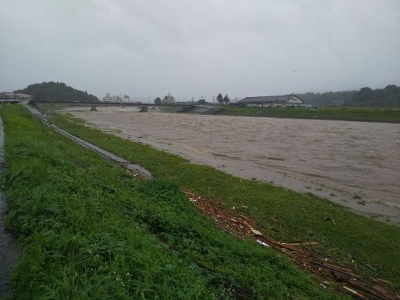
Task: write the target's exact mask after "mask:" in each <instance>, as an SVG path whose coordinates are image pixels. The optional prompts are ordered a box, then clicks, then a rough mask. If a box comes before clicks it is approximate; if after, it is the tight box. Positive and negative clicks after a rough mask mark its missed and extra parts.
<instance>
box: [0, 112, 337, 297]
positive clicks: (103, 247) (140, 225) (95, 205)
mask: <svg viewBox="0 0 400 300" xmlns="http://www.w3.org/2000/svg"><path fill="white" fill-rule="evenodd" d="M0 114H1V116H2V118H3V120H4V125H5V134H6V154H7V164H8V166H9V168H8V172H7V175H6V176H5V178H4V187H5V192H6V194H7V199H8V201H9V214H8V226H9V228H11V229H12V230H13V232H15V234H16V235H17V237H18V240H19V241H20V243H21V245H22V246H23V247H22V248H23V253H22V255H21V257H20V260H19V263H18V265H17V267H16V269H15V270H14V277H13V280H14V282H15V283H18V284H15V285H14V291H15V297H16V298H17V299H27V298H33V299H37V298H54V297H59V298H65V299H66V298H71V299H72V298H73V299H129V298H147V299H154V298H156V297H159V298H163V299H226V298H248V299H263V298H275V299H296V298H313V299H341V298H343V296H341V295H338V294H334V293H333V292H332V289H331V287H327V288H326V289H324V288H321V287H319V286H318V284H316V283H315V282H313V281H312V280H311V278H310V276H309V275H307V274H306V273H305V272H303V271H301V270H299V269H298V268H297V267H295V266H294V265H293V263H292V262H290V261H289V259H287V258H286V257H284V256H282V255H279V254H277V253H275V252H274V251H273V250H272V249H270V248H266V247H263V246H261V245H259V244H257V243H254V242H252V241H250V240H240V239H238V238H236V237H234V236H231V235H227V234H226V233H225V232H223V231H221V230H220V229H219V228H218V227H217V225H216V224H215V222H214V220H212V219H208V218H205V217H204V216H203V215H202V213H201V212H200V211H199V210H198V209H197V208H196V207H195V206H193V204H192V203H191V202H190V201H189V199H188V198H187V197H186V196H185V195H184V194H183V193H182V192H180V190H179V189H178V187H177V186H176V185H175V184H174V183H173V181H169V180H167V178H164V179H163V178H161V177H158V179H156V180H145V181H142V180H138V178H137V176H135V174H131V173H130V172H127V171H126V170H125V169H123V168H120V167H118V166H116V165H114V164H111V163H109V162H107V161H104V160H103V158H102V157H101V156H100V155H98V154H96V153H93V152H91V151H90V150H88V149H85V148H83V147H81V146H80V145H77V144H75V143H74V142H73V141H70V140H68V139H66V138H65V137H63V136H61V135H59V134H58V133H56V132H55V131H54V130H52V129H51V128H50V127H48V126H46V125H43V124H41V123H40V121H39V119H37V118H35V117H33V116H32V115H31V114H30V113H29V112H27V111H26V110H25V109H24V108H22V107H21V106H7V107H3V108H2V109H1V110H0ZM54 121H55V120H54ZM66 122H67V123H68V122H69V121H66ZM57 123H58V122H57ZM71 125H72V124H71ZM83 128H85V127H83ZM66 129H68V130H69V129H70V128H66ZM82 132H83V131H82ZM92 133H94V132H92ZM97 134H98V133H95V135H97ZM108 137H109V138H108V139H107V136H106V139H105V140H104V142H105V141H108V142H110V143H113V140H114V137H111V136H108ZM103 138H104V135H103V134H102V138H101V139H102V140H103ZM119 141H120V142H122V143H124V142H125V141H123V140H119ZM114 145H115V146H117V147H121V146H122V145H123V144H119V143H118V144H114ZM130 146H131V145H130V144H127V145H125V146H123V148H124V149H125V150H128V151H133V152H136V151H135V150H133V149H132V148H131V147H130ZM143 147H144V148H142V150H143V151H144V152H146V153H147V154H150V155H151V153H148V152H147V151H146V149H149V150H150V151H152V150H151V148H149V147H147V146H143ZM114 153H115V152H114ZM154 154H156V157H153V158H151V159H150V160H149V161H148V162H150V163H154V162H155V163H156V164H157V165H158V167H157V169H158V170H161V169H163V168H166V167H167V166H165V165H164V166H162V165H160V163H162V162H161V161H158V162H157V156H163V154H162V153H160V152H153V155H154ZM148 158H150V157H148ZM170 158H171V157H170ZM172 159H173V165H174V166H175V167H176V166H180V167H183V168H185V167H186V166H187V165H188V162H187V161H185V160H180V159H179V158H174V157H172ZM155 160H156V161H155ZM131 162H134V161H133V160H132V161H131ZM170 167H172V166H170ZM153 169H154V168H153ZM168 169H169V168H168ZM170 171H172V172H178V173H181V171H182V169H179V170H175V171H174V170H172V169H171V170H170Z"/></svg>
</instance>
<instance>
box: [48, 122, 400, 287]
mask: <svg viewBox="0 0 400 300" xmlns="http://www.w3.org/2000/svg"><path fill="white" fill-rule="evenodd" d="M72 120H73V119H69V118H68V117H67V118H65V117H62V116H57V117H55V118H53V120H52V121H53V122H55V123H56V124H57V125H59V126H61V127H62V128H64V129H66V130H67V131H69V132H70V133H72V134H75V135H77V136H79V137H80V138H83V139H84V140H87V141H89V142H91V143H94V144H96V145H98V146H100V147H102V148H104V149H106V150H108V151H110V152H113V153H116V154H118V155H120V156H122V157H124V158H126V159H127V160H129V161H131V162H134V163H137V164H140V165H141V166H143V167H145V168H146V169H148V170H150V171H151V172H152V173H153V174H154V175H155V177H156V178H159V179H163V180H166V181H168V182H173V183H175V184H176V185H178V186H179V187H181V188H188V189H192V190H194V191H196V192H197V193H199V194H201V195H204V196H206V197H210V198H213V199H215V198H219V199H222V200H223V202H224V203H225V205H226V206H227V207H233V206H235V207H241V206H242V205H245V206H248V209H247V210H246V213H248V214H249V215H250V216H251V217H252V218H253V219H255V220H256V222H257V223H258V226H259V227H260V230H261V231H262V232H264V233H265V234H267V235H270V236H271V237H273V238H275V239H277V240H280V241H283V242H293V241H316V242H318V243H319V247H318V249H317V251H319V252H320V253H323V254H324V255H326V257H330V258H333V259H335V260H336V261H339V262H343V263H346V264H348V265H350V266H352V267H354V268H355V269H356V270H357V272H358V273H359V274H361V275H365V276H371V277H374V278H381V279H385V280H389V281H391V282H392V284H391V288H392V289H393V290H396V291H400V281H399V279H398V278H400V250H399V249H400V228H399V227H396V226H394V225H390V224H385V223H381V222H378V221H375V220H373V219H368V218H365V217H362V216H359V215H356V214H354V213H352V212H350V211H349V210H347V209H345V208H343V207H341V206H339V205H336V204H333V203H331V202H329V201H327V200H324V199H320V198H317V197H315V196H313V195H311V194H299V193H295V192H291V191H288V190H285V189H282V188H278V187H274V186H272V185H270V184H265V183H259V182H255V181H248V180H241V179H239V178H236V177H233V176H231V175H228V174H226V173H223V172H221V171H218V170H215V169H213V168H211V167H208V166H201V165H196V164H191V163H190V162H189V161H187V160H185V159H183V158H181V157H178V156H176V155H172V154H167V153H164V152H161V151H158V150H156V149H154V148H152V147H150V146H147V145H144V144H141V143H134V142H131V141H128V140H125V139H121V138H117V137H114V136H112V137H111V139H109V140H106V141H105V140H104V135H105V134H104V133H102V132H101V131H99V130H96V129H91V128H88V127H87V126H84V125H82V124H81V123H74V122H73V121H72ZM326 216H328V217H330V218H331V219H333V220H334V221H335V223H336V225H334V224H333V222H326V221H324V217H326Z"/></svg>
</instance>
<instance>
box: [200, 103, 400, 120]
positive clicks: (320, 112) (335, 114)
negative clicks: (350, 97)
mask: <svg viewBox="0 0 400 300" xmlns="http://www.w3.org/2000/svg"><path fill="white" fill-rule="evenodd" d="M221 108H223V107H219V110H221ZM216 111H218V108H213V109H212V110H210V111H209V112H208V113H211V114H214V113H215V112H216ZM217 114H219V115H233V116H249V117H276V118H296V119H321V120H349V121H374V122H396V123H398V122H400V109H398V108H397V109H396V108H370V107H346V108H344V107H322V108H318V109H311V108H267V107H265V108H258V107H257V108H235V107H227V108H226V109H222V110H221V111H219V112H218V113H217Z"/></svg>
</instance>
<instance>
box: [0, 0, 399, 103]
mask: <svg viewBox="0 0 400 300" xmlns="http://www.w3.org/2000/svg"><path fill="white" fill-rule="evenodd" d="M43 81H61V82H65V83H66V84H68V85H70V86H72V87H74V88H77V89H81V90H87V91H88V92H89V93H92V94H94V95H96V96H98V97H102V96H104V95H105V93H107V92H109V93H111V94H128V95H130V96H136V97H137V96H143V97H149V96H150V97H153V95H156V96H164V95H166V94H167V93H169V92H170V93H171V94H172V95H174V96H176V97H180V98H181V99H182V98H183V97H188V98H189V97H200V96H205V97H207V98H208V97H212V95H217V94H218V93H219V92H221V93H222V94H226V93H227V94H229V95H230V96H231V97H236V96H237V97H245V96H258V95H276V94H288V93H293V92H294V93H296V92H298V93H300V92H306V91H320V92H323V91H337V90H346V89H359V88H361V87H364V86H369V87H371V88H383V87H385V86H386V85H388V84H396V85H400V1H399V0H201V1H199V0H197V1H194V0H169V1H167V0H141V1H139V0H0V91H10V90H14V89H18V88H24V87H26V86H27V85H29V84H33V83H40V82H43Z"/></svg>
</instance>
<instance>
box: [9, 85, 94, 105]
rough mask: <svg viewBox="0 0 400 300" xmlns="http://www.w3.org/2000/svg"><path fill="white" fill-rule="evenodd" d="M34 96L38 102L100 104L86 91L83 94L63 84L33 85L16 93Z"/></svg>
mask: <svg viewBox="0 0 400 300" xmlns="http://www.w3.org/2000/svg"><path fill="white" fill-rule="evenodd" d="M15 93H23V94H28V95H32V96H33V100H36V101H55V102H61V101H66V102H76V101H78V102H100V100H99V99H98V98H97V97H96V96H94V95H91V94H88V93H87V92H86V91H85V92H82V91H79V90H76V89H74V88H72V87H70V86H67V85H66V84H65V83H62V82H53V81H50V82H43V83H36V84H31V85H29V86H28V87H27V88H25V89H23V90H18V91H15Z"/></svg>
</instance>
